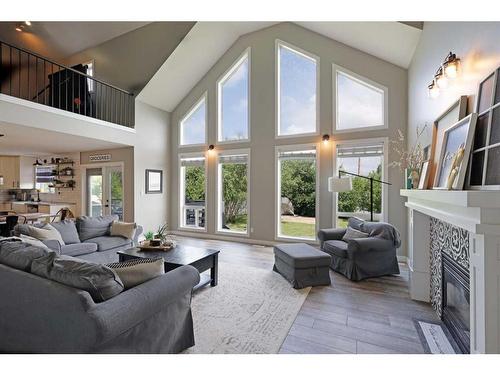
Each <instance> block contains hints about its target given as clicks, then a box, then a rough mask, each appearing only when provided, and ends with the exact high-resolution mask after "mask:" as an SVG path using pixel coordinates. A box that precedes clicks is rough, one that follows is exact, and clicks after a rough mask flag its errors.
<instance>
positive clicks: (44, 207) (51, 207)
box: [4, 201, 76, 214]
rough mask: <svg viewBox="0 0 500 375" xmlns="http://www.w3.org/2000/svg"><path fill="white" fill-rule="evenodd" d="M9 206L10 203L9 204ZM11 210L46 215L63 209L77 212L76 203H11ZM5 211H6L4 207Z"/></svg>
mask: <svg viewBox="0 0 500 375" xmlns="http://www.w3.org/2000/svg"><path fill="white" fill-rule="evenodd" d="M7 204H9V203H7ZM10 206H11V207H10V208H7V209H11V210H12V211H16V212H17V213H19V214H23V213H44V214H54V213H56V212H57V211H59V210H60V209H61V208H65V207H68V208H69V209H70V210H71V211H73V212H75V209H76V203H70V202H46V201H42V202H33V201H11V202H10ZM4 209H6V208H5V207H4Z"/></svg>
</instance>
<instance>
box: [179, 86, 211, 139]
mask: <svg viewBox="0 0 500 375" xmlns="http://www.w3.org/2000/svg"><path fill="white" fill-rule="evenodd" d="M203 101H204V102H205V142H202V143H188V144H182V133H183V132H182V123H183V122H184V121H186V119H188V118H189V117H190V116H191V115H192V114H193V113H194V112H196V111H197V110H198V108H199V107H200V105H201V104H202V103H203ZM207 125H208V92H207V91H205V92H204V93H203V95H202V96H201V97H200V98H199V99H198V100H197V101H196V102H195V103H194V104H193V105H192V106H191V107H190V108H189V110H188V111H187V112H186V114H185V115H184V116H183V117H182V118H181V119H180V121H179V126H178V129H179V137H178V138H179V139H178V142H177V144H178V147H179V148H188V147H199V146H206V145H207V136H208V132H207V128H208V126H207Z"/></svg>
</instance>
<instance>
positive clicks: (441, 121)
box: [428, 95, 467, 187]
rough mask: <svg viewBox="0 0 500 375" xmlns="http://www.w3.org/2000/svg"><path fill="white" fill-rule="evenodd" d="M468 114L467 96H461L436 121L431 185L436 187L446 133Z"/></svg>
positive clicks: (431, 151) (430, 164)
mask: <svg viewBox="0 0 500 375" xmlns="http://www.w3.org/2000/svg"><path fill="white" fill-rule="evenodd" d="M466 114H467V96H465V95H463V96H461V97H460V98H459V99H458V100H457V101H456V102H454V103H453V104H452V105H451V106H449V107H448V108H447V109H446V110H445V111H444V112H443V113H442V114H441V115H440V116H439V117H438V118H437V119H436V120H435V121H434V124H433V127H432V142H431V149H430V155H429V161H430V162H429V183H428V186H429V187H432V186H434V179H435V176H436V169H437V165H438V162H439V156H440V155H441V145H442V140H443V136H444V132H445V130H446V129H448V128H449V127H450V126H452V125H453V124H455V123H456V122H457V121H459V120H461V119H463V118H464V117H465V115H466Z"/></svg>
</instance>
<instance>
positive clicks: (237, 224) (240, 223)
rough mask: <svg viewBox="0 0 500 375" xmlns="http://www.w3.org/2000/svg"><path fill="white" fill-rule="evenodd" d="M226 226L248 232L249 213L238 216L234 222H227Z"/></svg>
mask: <svg viewBox="0 0 500 375" xmlns="http://www.w3.org/2000/svg"><path fill="white" fill-rule="evenodd" d="M226 226H227V227H228V228H229V229H230V230H233V231H235V232H246V231H247V215H241V216H238V217H237V218H236V219H235V220H234V222H232V223H229V222H226Z"/></svg>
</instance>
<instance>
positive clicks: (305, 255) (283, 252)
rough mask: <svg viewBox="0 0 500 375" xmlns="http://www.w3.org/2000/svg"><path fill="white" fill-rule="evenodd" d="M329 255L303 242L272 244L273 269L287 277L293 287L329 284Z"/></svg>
mask: <svg viewBox="0 0 500 375" xmlns="http://www.w3.org/2000/svg"><path fill="white" fill-rule="evenodd" d="M330 263H331V257H330V255H328V254H326V253H324V252H322V251H320V250H317V249H315V248H314V247H312V246H309V245H307V244H305V243H292V244H279V245H276V246H274V267H273V270H274V271H276V272H278V273H279V274H281V275H282V276H283V277H284V278H285V279H287V280H288V281H289V282H290V283H291V284H292V286H293V287H294V288H295V289H301V288H305V287H308V286H317V285H330V274H329V266H330Z"/></svg>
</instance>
